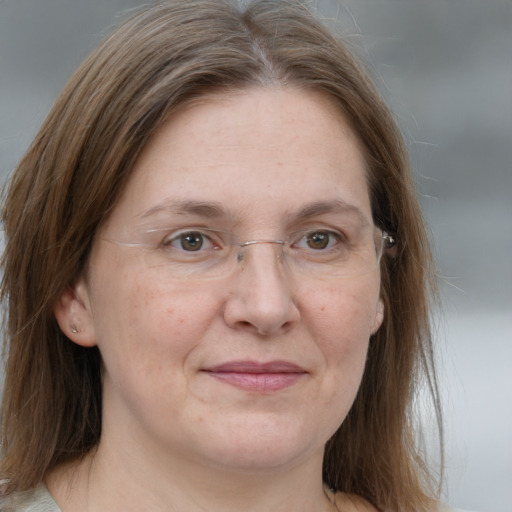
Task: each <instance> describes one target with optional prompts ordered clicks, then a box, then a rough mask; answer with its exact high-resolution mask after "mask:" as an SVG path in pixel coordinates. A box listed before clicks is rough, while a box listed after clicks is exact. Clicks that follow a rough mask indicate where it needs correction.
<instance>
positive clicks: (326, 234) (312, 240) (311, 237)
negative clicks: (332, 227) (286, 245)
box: [294, 230, 340, 251]
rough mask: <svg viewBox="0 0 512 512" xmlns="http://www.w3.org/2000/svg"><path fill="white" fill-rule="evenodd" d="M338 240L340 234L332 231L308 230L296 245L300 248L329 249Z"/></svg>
mask: <svg viewBox="0 0 512 512" xmlns="http://www.w3.org/2000/svg"><path fill="white" fill-rule="evenodd" d="M339 241H340V236H339V235H338V234H336V233H333V232H332V231H326V230H324V231H321V230H318V231H308V232H307V233H304V234H303V235H302V237H301V238H300V239H299V240H298V242H297V243H296V244H294V245H295V246H296V247H298V248H300V249H313V250H316V251H322V250H325V249H330V248H331V247H333V246H334V245H336V244H337V243H338V242H339Z"/></svg>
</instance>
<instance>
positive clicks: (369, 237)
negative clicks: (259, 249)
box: [102, 225, 395, 280]
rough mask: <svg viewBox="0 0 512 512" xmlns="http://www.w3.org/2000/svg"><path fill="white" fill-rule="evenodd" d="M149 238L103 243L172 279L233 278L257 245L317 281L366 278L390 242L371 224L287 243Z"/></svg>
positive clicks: (186, 232) (214, 233)
mask: <svg viewBox="0 0 512 512" xmlns="http://www.w3.org/2000/svg"><path fill="white" fill-rule="evenodd" d="M143 235H144V236H145V237H148V238H150V239H151V238H152V240H147V241H140V242H125V241H121V240H114V239H110V238H103V239H102V240H104V241H107V242H110V243H114V244H116V245H118V246H121V247H126V248H132V249H139V250H141V251H143V256H144V257H145V258H147V264H148V265H151V266H163V267H165V268H166V271H168V272H170V275H171V276H172V278H174V279H187V280H205V279H218V278H223V277H227V276H229V275H231V274H233V273H234V272H235V271H236V269H237V268H242V267H243V266H244V265H246V264H247V260H248V259H249V257H250V256H249V250H250V248H251V247H253V246H255V245H262V244H269V245H272V246H274V247H275V252H276V255H277V259H278V262H279V263H280V264H282V265H283V266H284V267H286V268H287V269H289V271H290V272H292V273H294V274H298V275H303V276H308V277H311V278H317V279H338V278H350V277H357V276H361V275H365V274H368V273H370V272H372V271H373V270H374V269H375V268H376V267H377V265H378V263H379V261H380V258H381V256H382V252H383V250H384V248H385V247H392V246H393V245H394V244H395V240H394V238H393V237H392V236H391V235H389V234H388V233H386V232H385V231H382V230H381V229H379V228H377V227H375V226H373V225H372V226H358V227H357V228H354V227H352V228H347V227H344V229H343V230H342V229H336V230H334V229H326V228H318V229H306V230H300V231H295V232H293V233H290V235H289V236H287V237H286V238H285V239H278V240H266V239H263V240H246V241H244V240H243V239H241V237H240V236H238V235H236V234H234V233H231V232H228V231H222V230H215V229H208V228H204V227H197V228H196V227H188V228H180V229H178V228H158V229H150V230H147V231H145V232H144V233H143Z"/></svg>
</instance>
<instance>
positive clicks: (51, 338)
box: [0, 0, 440, 512]
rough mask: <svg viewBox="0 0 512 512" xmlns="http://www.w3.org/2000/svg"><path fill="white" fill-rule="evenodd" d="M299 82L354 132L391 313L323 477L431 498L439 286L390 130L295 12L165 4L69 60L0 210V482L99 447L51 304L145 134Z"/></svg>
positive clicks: (85, 370) (85, 355) (333, 50)
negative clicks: (422, 434)
mask: <svg viewBox="0 0 512 512" xmlns="http://www.w3.org/2000/svg"><path fill="white" fill-rule="evenodd" d="M249 87H263V88H269V87H283V88H286V87H295V88H300V89H303V90H314V91H320V92H323V93H324V94H326V95H328V96H329V97H330V98H332V99H334V100H335V102H336V103H337V105H338V106H339V108H340V111H341V113H342V114H343V115H344V116H345V118H346V119H347V121H348V122H349V124H350V126H351V127H352V129H353V131H354V133H355V134H356V135H357V137H358V138H359V141H360V144H361V148H362V151H363V153H364V156H365V161H366V166H367V170H368V184H369V194H370V200H371V205H372V211H373V216H374V222H375V224H376V225H379V226H380V227H382V228H384V229H386V230H387V231H388V232H389V233H392V234H393V235H394V236H395V237H396V240H397V245H396V247H395V248H394V249H393V251H392V253H391V252H390V251H388V253H387V254H385V256H384V257H383V259H382V261H381V267H382V268H381V279H382V284H381V294H382V297H383V300H384V303H385V311H386V313H385V319H384V322H383V325H382V326H381V328H380V330H379V331H378V332H377V333H376V334H375V335H374V336H373V337H372V339H371V341H370V348H369V352H368V358H367V364H366V368H365V372H364V375H363V379H362V383H361V386H360V389H359V391H358V394H357V397H356V399H355V402H354V404H353V407H352V408H351V410H350V412H349V414H348V416H347V418H346V419H345V421H344V422H343V424H342V425H341V426H340V428H339V429H338V431H337V432H336V434H335V435H334V436H333V437H332V438H331V439H330V440H329V441H328V443H327V446H326V449H325V457H324V465H323V478H324V481H325V483H326V484H327V485H328V486H329V487H330V488H332V489H333V490H341V491H345V492H351V493H355V494H358V495H360V496H362V497H364V498H366V499H367V500H369V501H370V502H371V503H373V504H374V505H375V506H377V507H378V508H380V509H382V510H395V511H397V512H400V511H405V510H407V511H410V510H415V511H422V510H427V509H428V508H430V507H431V506H432V504H433V500H434V499H435V498H436V493H437V492H438V491H437V487H436V476H435V474H434V472H431V471H430V470H429V469H428V465H427V463H426V461H425V454H424V453H423V451H422V450H421V447H420V445H419V443H418V436H417V435H416V430H415V429H416V425H415V424H416V423H417V422H416V421H415V420H416V417H415V410H414V402H415V397H416V393H417V389H418V384H420V383H421V382H424V381H425V379H426V382H427V385H428V386H427V387H429V390H430V393H431V396H432V397H433V404H434V409H435V412H436V413H437V414H438V416H437V417H438V418H439V417H440V416H439V414H440V411H439V399H438V393H437V385H436V376H435V372H434V366H433V343H432V337H431V332H430V329H431V327H430V311H431V306H432V297H433V296H435V282H434V281H433V277H432V276H433V270H432V261H431V254H430V251H429V244H428V239H427V234H426V230H425V226H424V222H423V219H422V215H421V211H420V208H419V205H418V202H417V198H416V193H415V187H414V183H413V178H412V174H411V171H410V169H409V167H408V157H407V153H406V149H405V145H404V142H403V139H402V136H401V134H400V132H399V130H398V129H397V126H396V124H395V122H394V120H393V118H392V115H391V114H390V112H389V110H388V108H387V107H386V106H385V104H384V103H383V101H382V100H381V98H380V96H379V94H378V93H377V91H376V88H375V86H374V85H373V82H372V81H371V80H370V79H369V77H368V73H367V72H366V71H364V70H363V68H362V67H361V65H359V64H358V63H357V62H356V60H355V58H354V57H353V55H352V53H351V52H350V51H349V50H348V49H347V44H346V43H344V42H342V41H340V40H339V39H338V38H337V37H336V36H334V35H333V34H332V33H331V31H330V30H328V29H327V28H326V27H325V26H324V25H323V24H322V23H321V22H320V21H318V20H317V19H315V17H314V16H313V15H312V13H311V12H310V10H308V8H307V7H305V6H304V5H303V4H302V3H300V2H299V1H296V2H295V1H288V0H262V1H256V2H252V3H250V4H249V5H247V6H241V5H239V4H237V3H236V2H235V1H234V0H233V1H229V0H190V1H187V2H183V1H178V0H176V1H170V2H161V3H158V4H157V5H154V6H151V7H147V8H145V9H144V10H142V11H141V12H139V13H138V14H136V15H134V16H133V17H132V18H130V19H129V20H127V21H126V22H124V23H123V24H122V25H121V26H120V27H119V28H118V29H117V30H115V31H114V33H113V34H112V35H111V36H109V37H108V38H107V39H106V40H105V41H104V42H103V43H102V44H101V45H100V46H99V48H98V49H96V50H95V51H94V52H93V53H92V54H91V55H90V56H89V57H88V58H87V59H86V60H85V62H84V63H83V64H82V65H81V67H80V68H79V69H78V70H77V72H76V73H75V74H74V76H73V77H72V78H71V80H70V82H69V83H68V85H67V86H66V88H65V89H64V91H63V92H62V93H61V95H60V97H59V98H58V99H57V102H56V104H55V106H54V107H53V109H52V111H51V112H50V114H49V115H48V117H47V119H46V121H45V122H44V124H43V126H42V128H41V129H40V131H39V134H38V135H37V137H36V139H35V140H34V142H33V143H32V145H31V146H30V148H29V149H28V151H27V153H26V154H25V156H24V157H23V158H22V160H21V161H20V163H19V165H18V167H17V169H16V170H15V173H14V175H13V177H12V180H11V182H10V185H9V188H8V190H7V195H6V200H5V205H4V209H3V223H4V227H5V238H6V249H5V253H4V256H3V260H2V265H3V270H4V275H3V281H2V289H1V292H2V300H3V301H4V304H5V306H6V311H7V313H6V318H5V324H6V325H5V338H6V343H5V347H4V351H5V355H6V379H5V386H4V395H3V404H2V410H1V421H2V434H1V435H2V438H1V443H2V452H3V459H2V461H1V464H0V478H6V479H9V482H10V483H9V491H12V490H25V489H28V488H31V487H34V486H36V485H38V484H39V483H40V482H41V481H42V480H43V478H44V477H45V475H47V474H48V472H49V471H51V470H52V469H54V468H55V467H56V466H58V465H59V464H61V463H64V462H67V461H71V460H75V459H79V458H80V457H82V456H84V455H85V454H86V453H88V452H89V451H90V450H91V448H93V447H94V446H95V445H96V444H97V443H98V441H99V438H100V435H101V409H102V384H101V356H100V354H99V351H98V349H97V348H84V347H82V346H78V345H76V344H75V343H72V342H71V341H70V340H69V339H68V338H67V337H66V336H65V335H64V334H63V333H62V332H61V330H60V329H59V327H58V325H57V322H56V320H55V317H54V314H53V308H54V305H55V303H56V301H57V300H58V298H59V296H60V295H61V293H62V292H63V291H64V290H65V289H66V287H68V286H69V285H70V284H71V283H73V281H74V280H75V279H76V278H77V277H78V276H79V275H80V274H81V272H82V271H83V269H84V265H85V263H86V262H87V259H88V255H89V252H90V249H91V245H92V243H93V239H94V236H95V233H96V232H97V230H98V227H99V226H100V225H101V223H102V222H103V221H104V220H105V219H106V217H107V216H108V214H109V212H110V211H111V210H112V209H113V208H114V207H115V205H116V202H117V200H118V198H119V196H120V194H121V192H122V191H123V187H124V186H125V185H126V183H127V180H128V179H129V178H130V175H131V172H132V169H133V166H134V162H135V160H136V158H137V156H138V155H139V153H140V151H141V150H142V148H143V147H144V146H145V144H146V143H147V141H148V139H149V138H150V137H151V136H152V134H153V133H154V132H155V131H156V130H158V128H159V127H160V126H161V125H162V123H163V122H164V121H165V120H167V119H168V118H169V117H170V116H172V114H173V113H174V112H175V111H176V110H177V109H178V108H180V107H181V106H183V105H184V104H185V103H187V102H189V101H193V100H194V99H195V98H200V97H202V96H204V95H208V94H210V93H214V92H222V91H223V90H234V89H236V90H242V91H243V90H244V89H247V88H249Z"/></svg>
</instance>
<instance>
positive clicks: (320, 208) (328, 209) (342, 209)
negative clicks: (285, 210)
mask: <svg viewBox="0 0 512 512" xmlns="http://www.w3.org/2000/svg"><path fill="white" fill-rule="evenodd" d="M327 213H342V214H350V215H355V216H356V217H357V218H358V219H359V220H360V221H361V223H362V224H363V225H365V224H368V223H369V221H368V218H367V217H366V215H365V214H364V213H363V211H362V210H361V209H360V208H359V207H357V206H355V205H353V204H350V203H347V202H345V201H343V200H341V199H334V200H332V201H315V202H314V203H310V204H307V205H306V206H304V207H302V208H301V209H300V210H299V211H298V212H297V214H296V215H294V216H293V217H294V218H295V219H296V220H298V221H303V220H306V219H309V218H311V217H318V216H319V215H324V214H327Z"/></svg>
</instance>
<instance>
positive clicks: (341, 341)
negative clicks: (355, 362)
mask: <svg viewBox="0 0 512 512" xmlns="http://www.w3.org/2000/svg"><path fill="white" fill-rule="evenodd" d="M372 284H373V283H368V286H364V285H361V284H359V283H350V285H349V284H347V283H343V282H342V283H336V284H333V285H331V286H329V287H325V288H323V289H322V290H321V291H316V290H308V291H307V292H306V293H305V295H304V296H305V297H307V301H308V302H307V307H305V308H304V311H305V316H306V324H307V325H309V326H310V329H312V334H315V333H316V336H317V337H318V339H319V341H321V342H322V343H323V344H325V345H327V347H328V348H331V349H333V350H336V351H337V352H339V351H341V352H345V351H350V350H352V349H354V348H356V349H357V347H358V346H360V345H361V343H363V344H366V343H367V342H368V340H369V337H370V335H371V331H372V327H373V325H374V321H375V315H376V311H377V304H378V287H376V286H372Z"/></svg>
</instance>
